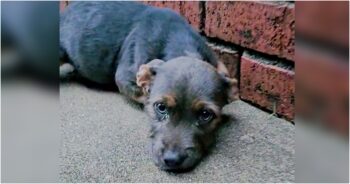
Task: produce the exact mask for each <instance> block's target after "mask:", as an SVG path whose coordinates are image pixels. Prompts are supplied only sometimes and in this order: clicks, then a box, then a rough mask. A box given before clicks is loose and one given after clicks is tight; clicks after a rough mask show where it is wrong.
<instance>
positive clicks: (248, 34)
mask: <svg viewBox="0 0 350 184" xmlns="http://www.w3.org/2000/svg"><path fill="white" fill-rule="evenodd" d="M143 3H145V4H148V5H152V6H157V7H163V8H171V9H173V10H175V11H176V12H178V13H179V14H181V15H182V16H184V17H185V18H186V19H187V20H188V22H189V23H190V24H191V25H192V26H193V27H194V28H195V29H196V30H197V31H199V32H200V33H201V34H202V35H203V36H205V37H207V39H208V44H209V45H210V47H211V48H212V49H213V50H214V51H215V53H216V54H217V56H218V58H219V59H220V60H221V61H223V62H224V63H225V64H226V66H227V67H228V69H229V72H230V76H231V77H236V78H237V79H239V83H240V98H241V99H242V100H244V101H247V102H249V103H251V104H254V105H256V106H258V107H260V108H262V109H264V110H268V111H270V112H272V111H273V110H274V109H275V111H276V113H277V114H278V115H279V116H281V117H284V118H286V119H288V120H292V119H293V117H294V93H295V87H294V75H295V74H294V40H295V29H294V26H295V21H294V4H293V3H289V2H283V3H281V2H279V3H275V2H269V3H267V2H200V1H173V2H170V1H144V2H143ZM65 6H66V4H64V2H61V10H63V8H64V7H65Z"/></svg>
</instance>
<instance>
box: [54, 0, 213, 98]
mask: <svg viewBox="0 0 350 184" xmlns="http://www.w3.org/2000/svg"><path fill="white" fill-rule="evenodd" d="M60 44H61V50H62V52H64V53H66V54H67V55H68V57H69V58H70V60H71V62H72V64H73V65H74V66H75V68H76V70H78V72H79V74H80V75H82V76H83V77H86V78H88V79H90V80H92V81H94V82H96V83H115V82H116V83H117V85H118V87H119V90H120V91H121V92H122V93H124V94H127V95H129V96H139V95H140V94H141V91H140V89H139V88H138V87H137V86H136V85H135V80H136V79H135V74H136V72H137V71H138V68H139V66H140V65H141V64H145V63H148V62H149V61H151V60H152V59H162V60H165V61H167V60H169V59H172V58H176V57H179V56H185V55H187V53H192V54H193V55H195V56H196V57H198V58H199V59H202V60H205V61H208V62H210V63H212V64H213V65H215V66H216V59H215V57H214V55H213V54H212V52H211V50H210V49H209V48H208V47H207V45H206V44H205V41H204V40H203V39H202V38H201V37H200V35H199V34H198V33H196V32H195V31H194V30H193V29H192V28H191V26H190V25H188V24H187V23H186V21H185V20H184V19H183V18H182V17H181V16H179V15H178V14H176V13H175V12H173V11H171V10H170V9H160V8H154V7H150V6H146V5H143V4H141V3H136V2H72V3H70V5H69V6H68V7H67V9H66V10H65V11H64V12H63V13H62V15H61V20H60ZM186 52H187V53H186Z"/></svg>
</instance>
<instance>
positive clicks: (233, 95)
mask: <svg viewBox="0 0 350 184" xmlns="http://www.w3.org/2000/svg"><path fill="white" fill-rule="evenodd" d="M216 70H217V72H218V73H219V74H220V75H221V76H223V78H224V80H225V82H226V84H227V86H228V90H227V97H228V99H227V100H228V102H229V103H230V102H233V101H235V100H238V99H239V94H238V92H239V91H238V81H237V79H235V78H230V75H229V73H228V70H227V68H226V66H225V64H224V63H222V62H221V61H218V64H217V66H216Z"/></svg>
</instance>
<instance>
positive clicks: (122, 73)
mask: <svg viewBox="0 0 350 184" xmlns="http://www.w3.org/2000/svg"><path fill="white" fill-rule="evenodd" d="M136 37H137V36H134V34H130V35H129V36H128V37H127V38H126V41H125V42H124V44H123V46H122V49H121V52H120V53H121V55H120V59H119V63H118V68H117V71H116V73H115V82H116V84H117V86H118V88H119V91H120V92H121V93H122V94H124V95H126V96H127V97H129V98H130V99H132V100H134V101H136V102H138V103H141V104H144V103H145V102H146V99H147V96H146V94H145V93H144V91H143V89H142V88H141V87H139V86H137V84H136V75H137V72H138V69H139V66H140V65H141V64H144V63H146V61H147V60H148V55H147V54H146V52H145V49H146V48H144V47H141V46H140V45H141V43H140V42H137V41H136V40H137V38H136Z"/></svg>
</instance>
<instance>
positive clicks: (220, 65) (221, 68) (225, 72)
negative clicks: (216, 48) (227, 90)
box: [216, 61, 230, 77]
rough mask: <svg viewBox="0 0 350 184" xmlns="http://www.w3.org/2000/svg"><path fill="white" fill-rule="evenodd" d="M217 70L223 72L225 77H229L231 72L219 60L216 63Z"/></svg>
mask: <svg viewBox="0 0 350 184" xmlns="http://www.w3.org/2000/svg"><path fill="white" fill-rule="evenodd" d="M216 71H217V72H218V73H219V74H221V75H224V76H225V77H229V76H230V75H229V73H228V70H227V68H226V66H225V64H224V63H223V62H221V61H218V64H217V65H216Z"/></svg>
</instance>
